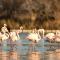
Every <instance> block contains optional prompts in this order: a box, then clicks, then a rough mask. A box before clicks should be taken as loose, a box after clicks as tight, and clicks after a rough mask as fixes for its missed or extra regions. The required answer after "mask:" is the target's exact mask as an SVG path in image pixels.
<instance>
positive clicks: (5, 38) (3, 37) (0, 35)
mask: <svg viewBox="0 0 60 60" xmlns="http://www.w3.org/2000/svg"><path fill="white" fill-rule="evenodd" d="M0 39H1V40H2V41H4V40H7V39H9V35H8V34H7V33H4V34H2V33H0Z"/></svg>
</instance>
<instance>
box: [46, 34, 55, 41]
mask: <svg viewBox="0 0 60 60" xmlns="http://www.w3.org/2000/svg"><path fill="white" fill-rule="evenodd" d="M45 37H46V38H48V41H53V40H54V39H55V34H54V33H48V34H46V36H45Z"/></svg>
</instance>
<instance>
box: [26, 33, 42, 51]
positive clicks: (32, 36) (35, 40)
mask: <svg viewBox="0 0 60 60" xmlns="http://www.w3.org/2000/svg"><path fill="white" fill-rule="evenodd" d="M26 38H27V39H28V40H31V41H32V43H31V46H30V47H32V46H35V44H36V43H38V42H39V41H40V40H41V36H40V35H39V34H37V33H30V34H29V35H28V36H27V37H26ZM33 48H34V49H35V47H33ZM34 49H33V51H34Z"/></svg>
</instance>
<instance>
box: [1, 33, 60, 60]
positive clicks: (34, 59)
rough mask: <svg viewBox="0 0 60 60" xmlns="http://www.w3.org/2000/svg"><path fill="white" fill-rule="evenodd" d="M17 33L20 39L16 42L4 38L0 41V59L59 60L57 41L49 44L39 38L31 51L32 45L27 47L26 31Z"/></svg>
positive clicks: (29, 42)
mask: <svg viewBox="0 0 60 60" xmlns="http://www.w3.org/2000/svg"><path fill="white" fill-rule="evenodd" d="M19 35H20V38H21V39H20V40H17V41H16V42H10V41H8V40H6V41H4V42H2V43H1V44H2V45H0V60H60V45H59V43H51V44H50V43H49V42H46V41H44V40H43V39H41V41H39V42H38V43H37V44H36V45H35V47H34V48H35V50H34V51H33V47H29V46H30V44H31V41H29V40H26V36H27V35H28V33H20V34H19ZM7 42H8V43H7ZM9 44H11V45H9ZM15 44H16V45H15ZM57 45H58V47H57Z"/></svg>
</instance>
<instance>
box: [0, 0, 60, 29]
mask: <svg viewBox="0 0 60 60" xmlns="http://www.w3.org/2000/svg"><path fill="white" fill-rule="evenodd" d="M4 23H6V24H7V25H8V28H10V29H19V27H20V26H21V25H22V26H23V27H24V28H25V29H32V28H34V27H36V28H44V29H51V30H53V29H60V0H0V28H1V27H2V26H3V24H4Z"/></svg>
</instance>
